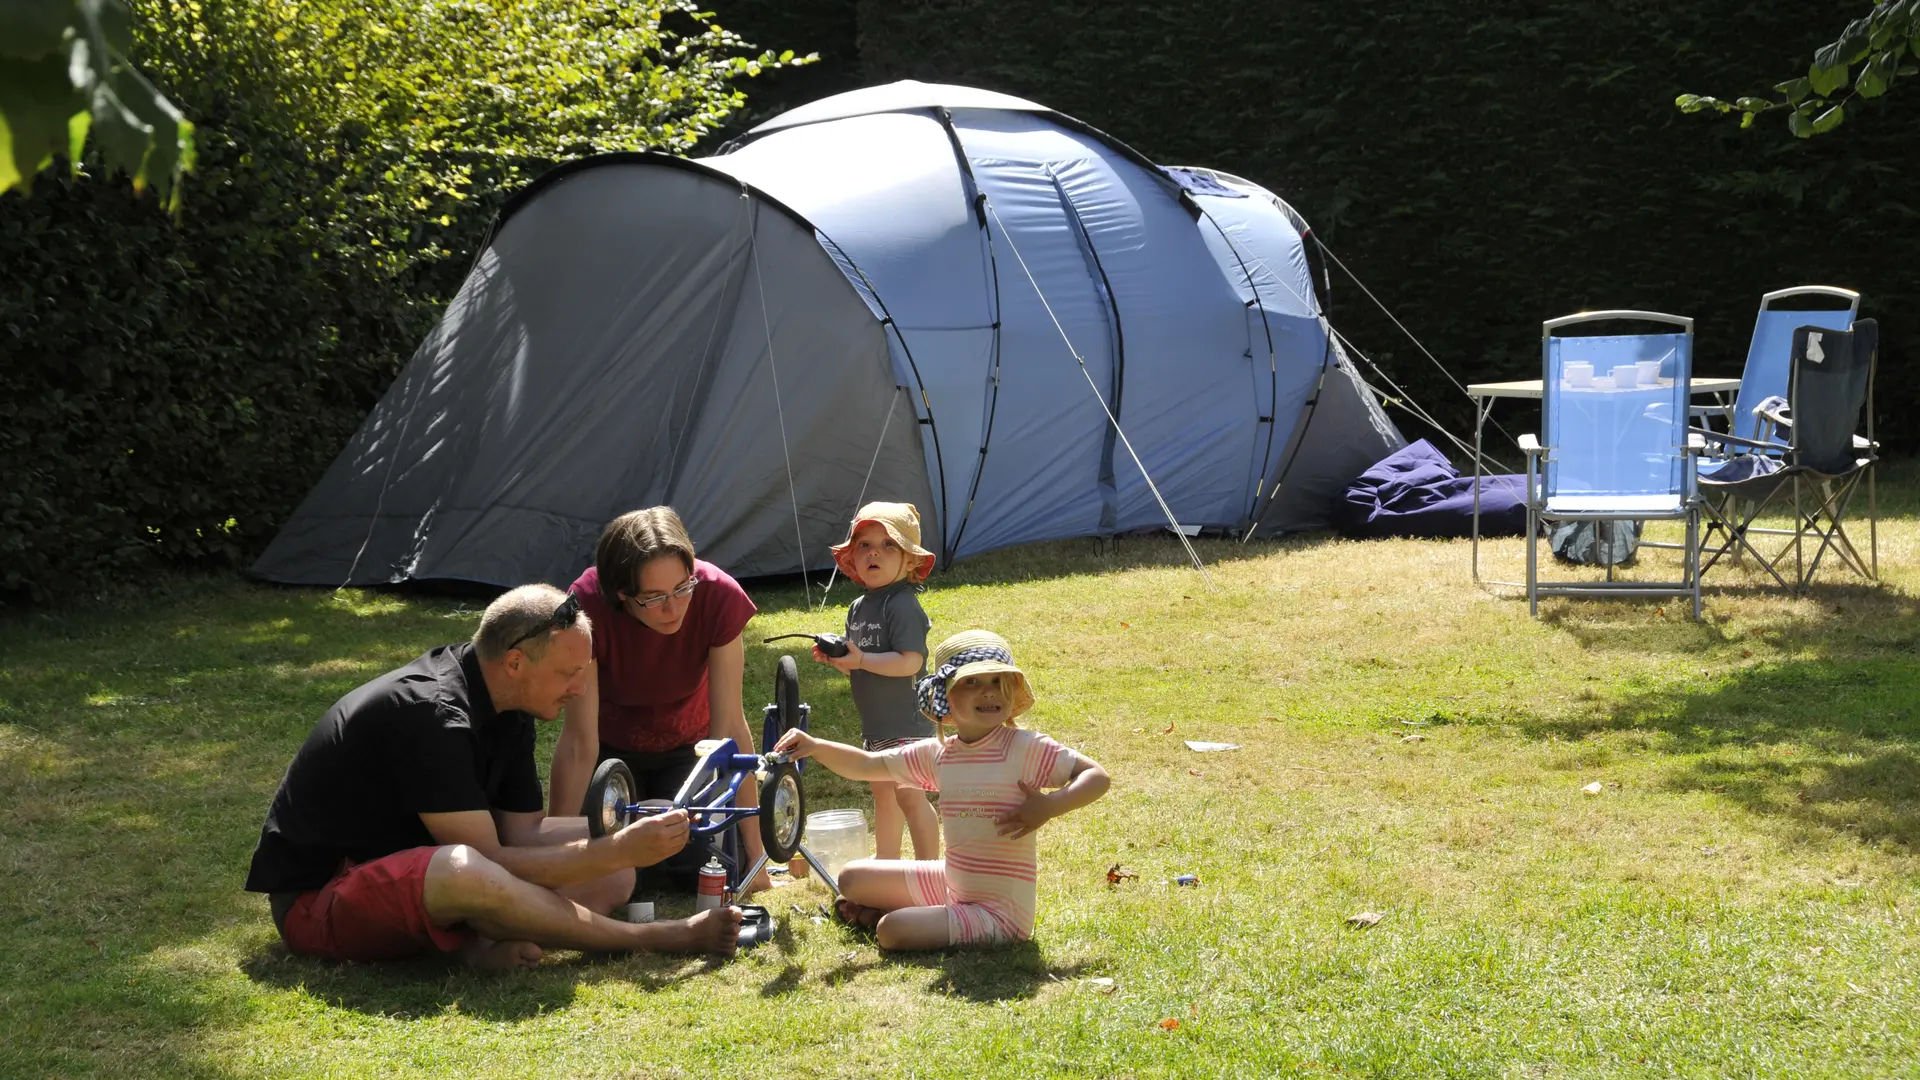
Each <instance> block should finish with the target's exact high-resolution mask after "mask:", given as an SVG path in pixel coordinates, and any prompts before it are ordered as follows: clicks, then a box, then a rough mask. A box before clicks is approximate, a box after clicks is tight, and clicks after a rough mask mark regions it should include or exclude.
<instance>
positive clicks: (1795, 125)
mask: <svg viewBox="0 0 1920 1080" xmlns="http://www.w3.org/2000/svg"><path fill="white" fill-rule="evenodd" d="M1787 130H1788V131H1790V132H1792V133H1793V134H1795V135H1797V136H1799V137H1800V138H1802V139H1810V138H1812V137H1813V106H1811V105H1802V106H1801V107H1800V108H1798V109H1795V110H1793V112H1791V113H1789V114H1788V115H1787Z"/></svg>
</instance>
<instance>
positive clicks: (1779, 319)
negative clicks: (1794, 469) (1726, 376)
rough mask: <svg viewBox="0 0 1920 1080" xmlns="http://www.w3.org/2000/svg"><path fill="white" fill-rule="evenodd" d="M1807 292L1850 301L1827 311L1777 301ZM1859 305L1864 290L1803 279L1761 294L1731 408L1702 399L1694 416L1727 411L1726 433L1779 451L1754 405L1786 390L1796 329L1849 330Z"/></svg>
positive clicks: (1727, 450) (1730, 449)
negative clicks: (1789, 306)
mask: <svg viewBox="0 0 1920 1080" xmlns="http://www.w3.org/2000/svg"><path fill="white" fill-rule="evenodd" d="M1808 297H1828V298H1832V299H1835V300H1844V301H1846V304H1847V306H1846V307H1844V308H1833V309H1830V310H1824V311H1799V310H1791V309H1787V308H1782V307H1779V306H1778V305H1779V304H1781V303H1783V302H1788V301H1793V302H1800V301H1803V300H1804V299H1805V298H1808ZM1859 310H1860V294H1859V293H1857V292H1854V291H1853V290H1852V289H1842V288H1839V287H1838V286H1834V285H1800V286H1797V287H1795V288H1791V289H1780V290H1777V291H1775V292H1770V293H1767V294H1766V295H1765V296H1762V297H1761V298H1760V315H1759V317H1758V318H1757V319H1755V320H1754V323H1753V341H1752V343H1750V344H1749V345H1748V346H1747V366H1746V367H1745V368H1743V369H1742V370H1741V372H1740V393H1739V394H1738V395H1736V396H1735V398H1734V402H1733V411H1732V412H1731V413H1728V412H1727V410H1726V409H1725V408H1724V407H1722V406H1717V405H1698V406H1695V407H1694V410H1693V414H1694V415H1695V416H1696V417H1704V416H1711V415H1715V414H1720V415H1725V416H1726V424H1727V428H1726V433H1727V434H1729V435H1732V436H1733V437H1734V438H1736V439H1743V440H1749V441H1758V442H1763V443H1768V444H1770V445H1771V446H1773V447H1776V448H1777V449H1774V450H1771V451H1768V452H1772V453H1778V452H1779V449H1784V444H1783V443H1780V442H1778V441H1775V440H1769V439H1766V438H1764V433H1765V431H1766V429H1767V425H1766V424H1765V423H1764V421H1762V420H1761V418H1759V417H1758V416H1755V415H1754V409H1755V408H1756V407H1757V406H1758V405H1759V404H1760V403H1761V402H1762V401H1765V400H1767V399H1768V398H1775V397H1786V396H1787V379H1788V378H1789V377H1790V375H1791V373H1792V370H1793V360H1792V357H1793V332H1794V331H1795V330H1796V329H1798V328H1800V327H1802V326H1824V327H1826V328H1827V329H1829V330H1845V329H1847V328H1848V327H1849V326H1851V325H1853V317H1854V315H1855V314H1856V313H1858V312H1859ZM1718 449H1720V450H1721V451H1723V452H1725V453H1751V452H1755V448H1754V447H1751V446H1748V447H1739V446H1722V447H1719V448H1718Z"/></svg>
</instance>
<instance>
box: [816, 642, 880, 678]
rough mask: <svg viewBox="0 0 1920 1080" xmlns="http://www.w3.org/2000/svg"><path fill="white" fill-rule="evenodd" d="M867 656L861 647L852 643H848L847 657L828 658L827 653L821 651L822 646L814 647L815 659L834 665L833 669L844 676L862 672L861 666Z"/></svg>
mask: <svg viewBox="0 0 1920 1080" xmlns="http://www.w3.org/2000/svg"><path fill="white" fill-rule="evenodd" d="M866 655H867V654H866V653H863V652H861V651H860V646H858V645H855V644H854V643H853V642H851V641H849V642H847V655H845V656H828V655H827V654H826V653H823V652H821V651H820V646H818V645H815V646H814V647H813V657H814V659H816V660H819V661H821V662H822V663H827V664H832V665H833V669H834V670H835V671H838V672H839V673H840V674H842V675H845V674H846V673H848V672H850V671H858V670H860V665H861V663H862V661H864V660H865V659H866Z"/></svg>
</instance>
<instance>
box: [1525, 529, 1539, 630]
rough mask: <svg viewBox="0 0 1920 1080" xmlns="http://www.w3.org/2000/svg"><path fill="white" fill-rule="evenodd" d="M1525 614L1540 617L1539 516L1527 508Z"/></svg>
mask: <svg viewBox="0 0 1920 1080" xmlns="http://www.w3.org/2000/svg"><path fill="white" fill-rule="evenodd" d="M1527 614H1529V615H1531V616H1533V617H1534V618H1536V619H1537V618H1539V617H1540V516H1539V515H1538V514H1537V513H1535V512H1534V510H1533V508H1532V507H1528V508H1527Z"/></svg>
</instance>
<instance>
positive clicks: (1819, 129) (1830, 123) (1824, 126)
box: [1813, 105, 1847, 135]
mask: <svg viewBox="0 0 1920 1080" xmlns="http://www.w3.org/2000/svg"><path fill="white" fill-rule="evenodd" d="M1846 118H1847V114H1846V111H1845V110H1844V109H1842V108H1841V107H1840V106H1838V105H1835V106H1834V107H1833V108H1831V109H1828V110H1827V111H1826V112H1823V113H1821V114H1820V116H1819V118H1818V119H1816V120H1814V122H1813V134H1815V135H1825V134H1826V133H1827V132H1829V131H1832V130H1833V129H1834V128H1837V127H1839V126H1840V121H1842V120H1845V119H1846Z"/></svg>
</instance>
